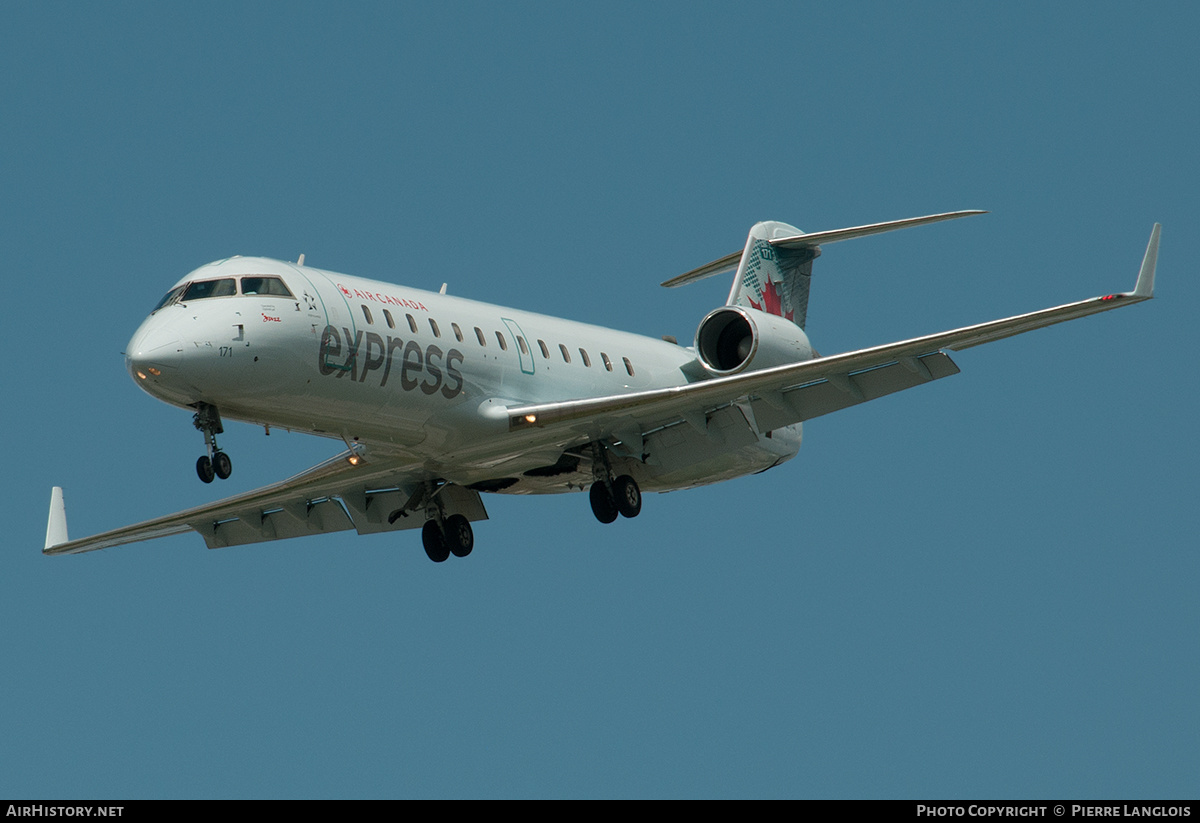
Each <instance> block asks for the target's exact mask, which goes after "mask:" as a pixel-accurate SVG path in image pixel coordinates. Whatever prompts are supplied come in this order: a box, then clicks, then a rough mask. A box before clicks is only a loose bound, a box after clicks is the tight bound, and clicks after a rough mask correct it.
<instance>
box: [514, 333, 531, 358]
mask: <svg viewBox="0 0 1200 823" xmlns="http://www.w3.org/2000/svg"><path fill="white" fill-rule="evenodd" d="M517 345H518V346H520V347H521V354H529V347H528V346H526V345H525V338H524V337H520V336H518V337H517Z"/></svg>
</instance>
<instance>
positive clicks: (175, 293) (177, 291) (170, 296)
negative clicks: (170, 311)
mask: <svg viewBox="0 0 1200 823" xmlns="http://www.w3.org/2000/svg"><path fill="white" fill-rule="evenodd" d="M184 288H186V284H185V285H184V286H176V287H175V288H173V289H171V290H170V291H169V292H167V293H166V296H164V297H163V299H162V300H159V301H158V305H157V306H155V307H154V310H153V311H151V312H150V313H151V314H154V312H156V311H158V310H159V309H161V308H162V307H163V306H169V305H171V304H172V303H174V302H175V301H176V300H178V299H179V295H181V294H183V290H184Z"/></svg>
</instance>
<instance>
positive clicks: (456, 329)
mask: <svg viewBox="0 0 1200 823" xmlns="http://www.w3.org/2000/svg"><path fill="white" fill-rule="evenodd" d="M450 328H452V329H454V339H455V340H457V341H458V342H459V343H461V342H462V329H460V328H459V327H458V324H457V323H451V324H450Z"/></svg>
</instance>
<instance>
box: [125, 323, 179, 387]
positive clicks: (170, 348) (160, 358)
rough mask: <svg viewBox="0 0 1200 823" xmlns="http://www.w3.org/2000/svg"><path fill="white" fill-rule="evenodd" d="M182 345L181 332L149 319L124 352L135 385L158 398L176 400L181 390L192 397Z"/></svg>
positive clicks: (126, 366) (127, 368)
mask: <svg viewBox="0 0 1200 823" xmlns="http://www.w3.org/2000/svg"><path fill="white" fill-rule="evenodd" d="M184 360H185V358H184V353H183V345H182V342H181V339H180V336H179V333H178V330H176V329H173V328H171V327H170V326H168V325H166V324H164V323H161V322H158V318H157V317H153V316H152V317H150V318H148V319H147V320H146V322H145V323H143V324H142V327H141V328H139V329H138V330H137V331H136V332H135V333H134V335H133V337H132V338H131V339H130V341H129V345H128V346H127V347H126V349H125V368H126V370H128V372H129V376H130V377H132V378H133V382H135V383H137V384H138V386H139V387H140V388H142V389H143V390H144V391H146V392H148V393H150V394H151V395H154V396H155V397H158V398H161V399H164V400H167V399H170V400H177V399H179V398H176V397H175V395H177V394H178V393H179V392H180V391H184V392H185V393H187V394H190V393H191V391H190V389H191V387H190V386H188V385H186V384H187V383H189V382H190V380H189V375H188V374H187V371H188V370H187V369H185V362H184Z"/></svg>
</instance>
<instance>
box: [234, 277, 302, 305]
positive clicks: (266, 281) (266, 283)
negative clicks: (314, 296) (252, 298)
mask: <svg viewBox="0 0 1200 823" xmlns="http://www.w3.org/2000/svg"><path fill="white" fill-rule="evenodd" d="M242 294H274V295H279V296H281V297H292V292H291V291H290V290H289V289H288V287H287V286H285V285H284V283H283V281H282V280H280V279H279V278H278V277H243V278H242ZM292 299H293V300H295V299H296V298H294V297H292Z"/></svg>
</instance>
